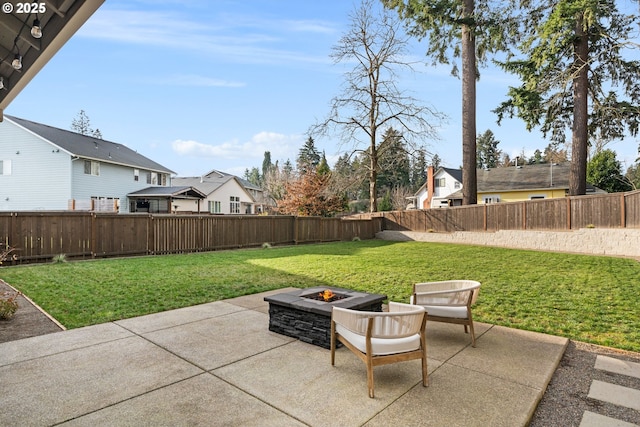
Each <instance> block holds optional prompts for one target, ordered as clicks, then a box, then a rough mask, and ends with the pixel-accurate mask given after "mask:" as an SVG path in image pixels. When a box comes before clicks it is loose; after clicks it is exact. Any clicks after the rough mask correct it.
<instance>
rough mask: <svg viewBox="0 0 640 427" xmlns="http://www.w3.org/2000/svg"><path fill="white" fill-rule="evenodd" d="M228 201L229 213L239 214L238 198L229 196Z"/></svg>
mask: <svg viewBox="0 0 640 427" xmlns="http://www.w3.org/2000/svg"><path fill="white" fill-rule="evenodd" d="M229 200H230V204H229V212H230V213H232V214H239V213H240V197H238V196H231V197H230V198H229Z"/></svg>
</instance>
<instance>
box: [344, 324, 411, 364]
mask: <svg viewBox="0 0 640 427" xmlns="http://www.w3.org/2000/svg"><path fill="white" fill-rule="evenodd" d="M336 332H337V333H338V334H340V335H341V336H343V337H344V338H346V339H347V341H349V342H350V343H351V344H353V345H354V346H355V347H356V348H357V349H358V350H360V351H361V352H363V353H366V352H367V343H366V341H367V339H366V337H365V336H364V335H359V334H356V333H355V332H352V331H350V330H349V329H347V328H345V327H344V326H342V325H340V324H337V323H336ZM419 348H420V334H415V335H411V336H409V337H404V338H371V349H372V352H373V355H374V356H384V355H387V354H396V353H405V352H407V351H413V350H417V349H419Z"/></svg>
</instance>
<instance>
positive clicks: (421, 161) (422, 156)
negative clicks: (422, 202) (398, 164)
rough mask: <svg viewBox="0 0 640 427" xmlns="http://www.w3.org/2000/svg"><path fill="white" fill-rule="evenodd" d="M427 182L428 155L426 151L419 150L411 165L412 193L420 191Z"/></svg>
mask: <svg viewBox="0 0 640 427" xmlns="http://www.w3.org/2000/svg"><path fill="white" fill-rule="evenodd" d="M426 180H427V155H426V153H425V151H424V150H418V151H417V152H416V154H415V156H414V159H413V162H412V163H411V187H410V190H411V193H415V192H416V191H418V189H419V188H420V187H422V184H424V183H425V181H426Z"/></svg>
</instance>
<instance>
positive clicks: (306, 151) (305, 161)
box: [296, 137, 320, 174]
mask: <svg viewBox="0 0 640 427" xmlns="http://www.w3.org/2000/svg"><path fill="white" fill-rule="evenodd" d="M296 161H297V164H298V171H299V172H300V173H301V174H305V173H307V172H309V171H315V170H316V168H317V167H318V164H319V163H320V153H319V152H318V149H317V148H316V143H315V141H314V140H313V138H312V137H309V138H308V139H307V140H306V142H305V143H304V145H303V146H302V148H301V149H300V151H299V153H298V158H297V160H296Z"/></svg>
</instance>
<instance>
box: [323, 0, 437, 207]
mask: <svg viewBox="0 0 640 427" xmlns="http://www.w3.org/2000/svg"><path fill="white" fill-rule="evenodd" d="M350 21H351V25H350V27H349V29H348V30H347V32H346V34H344V35H343V36H342V38H341V39H340V41H339V42H338V44H337V45H336V46H334V47H333V52H332V54H331V58H332V59H333V60H334V62H335V63H347V64H352V63H353V64H354V67H353V69H351V71H348V72H347V73H345V80H344V85H343V90H342V93H341V94H340V95H338V96H336V97H334V98H333V99H332V101H331V112H330V114H329V117H328V118H327V119H326V120H325V121H324V122H322V123H319V124H316V125H315V126H313V127H312V129H311V132H312V133H325V132H328V131H330V130H333V129H336V130H338V131H339V134H340V137H341V139H342V141H343V142H344V143H346V144H350V146H351V149H352V153H353V152H361V153H365V152H366V154H367V156H368V159H369V163H368V173H369V200H370V207H369V210H370V211H371V212H375V211H377V203H376V197H377V188H376V177H377V174H378V171H379V164H378V160H379V153H378V148H379V145H380V142H381V141H382V138H379V135H380V133H381V132H384V131H385V130H386V129H388V128H391V127H393V128H395V129H396V130H398V131H399V132H400V133H401V134H402V135H403V137H404V138H405V140H406V141H407V143H408V144H409V145H411V146H414V147H417V146H418V144H419V143H420V142H422V141H424V140H425V139H426V138H434V137H435V136H436V128H437V126H438V125H439V124H440V123H441V122H442V120H443V119H444V116H443V115H442V114H441V113H439V112H437V111H436V110H434V109H433V108H430V107H427V106H421V105H419V103H418V102H417V100H416V99H414V98H413V97H412V96H410V95H408V94H407V93H406V92H403V91H402V90H400V89H399V87H398V86H397V82H398V81H399V78H398V75H397V73H396V69H397V68H400V67H403V68H408V69H411V68H412V67H411V63H410V62H407V56H406V49H407V43H408V38H407V36H406V35H405V34H404V33H403V32H402V29H401V24H400V22H399V21H398V20H397V19H394V17H393V16H392V15H391V13H390V12H389V11H387V10H384V9H383V8H381V7H380V6H379V5H377V4H376V5H374V3H373V2H372V1H371V0H364V1H363V3H362V4H361V5H360V6H359V7H357V8H356V9H355V10H354V11H353V12H352V13H351V15H350ZM428 119H429V120H432V121H433V122H434V123H432V122H430V121H429V120H428Z"/></svg>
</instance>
